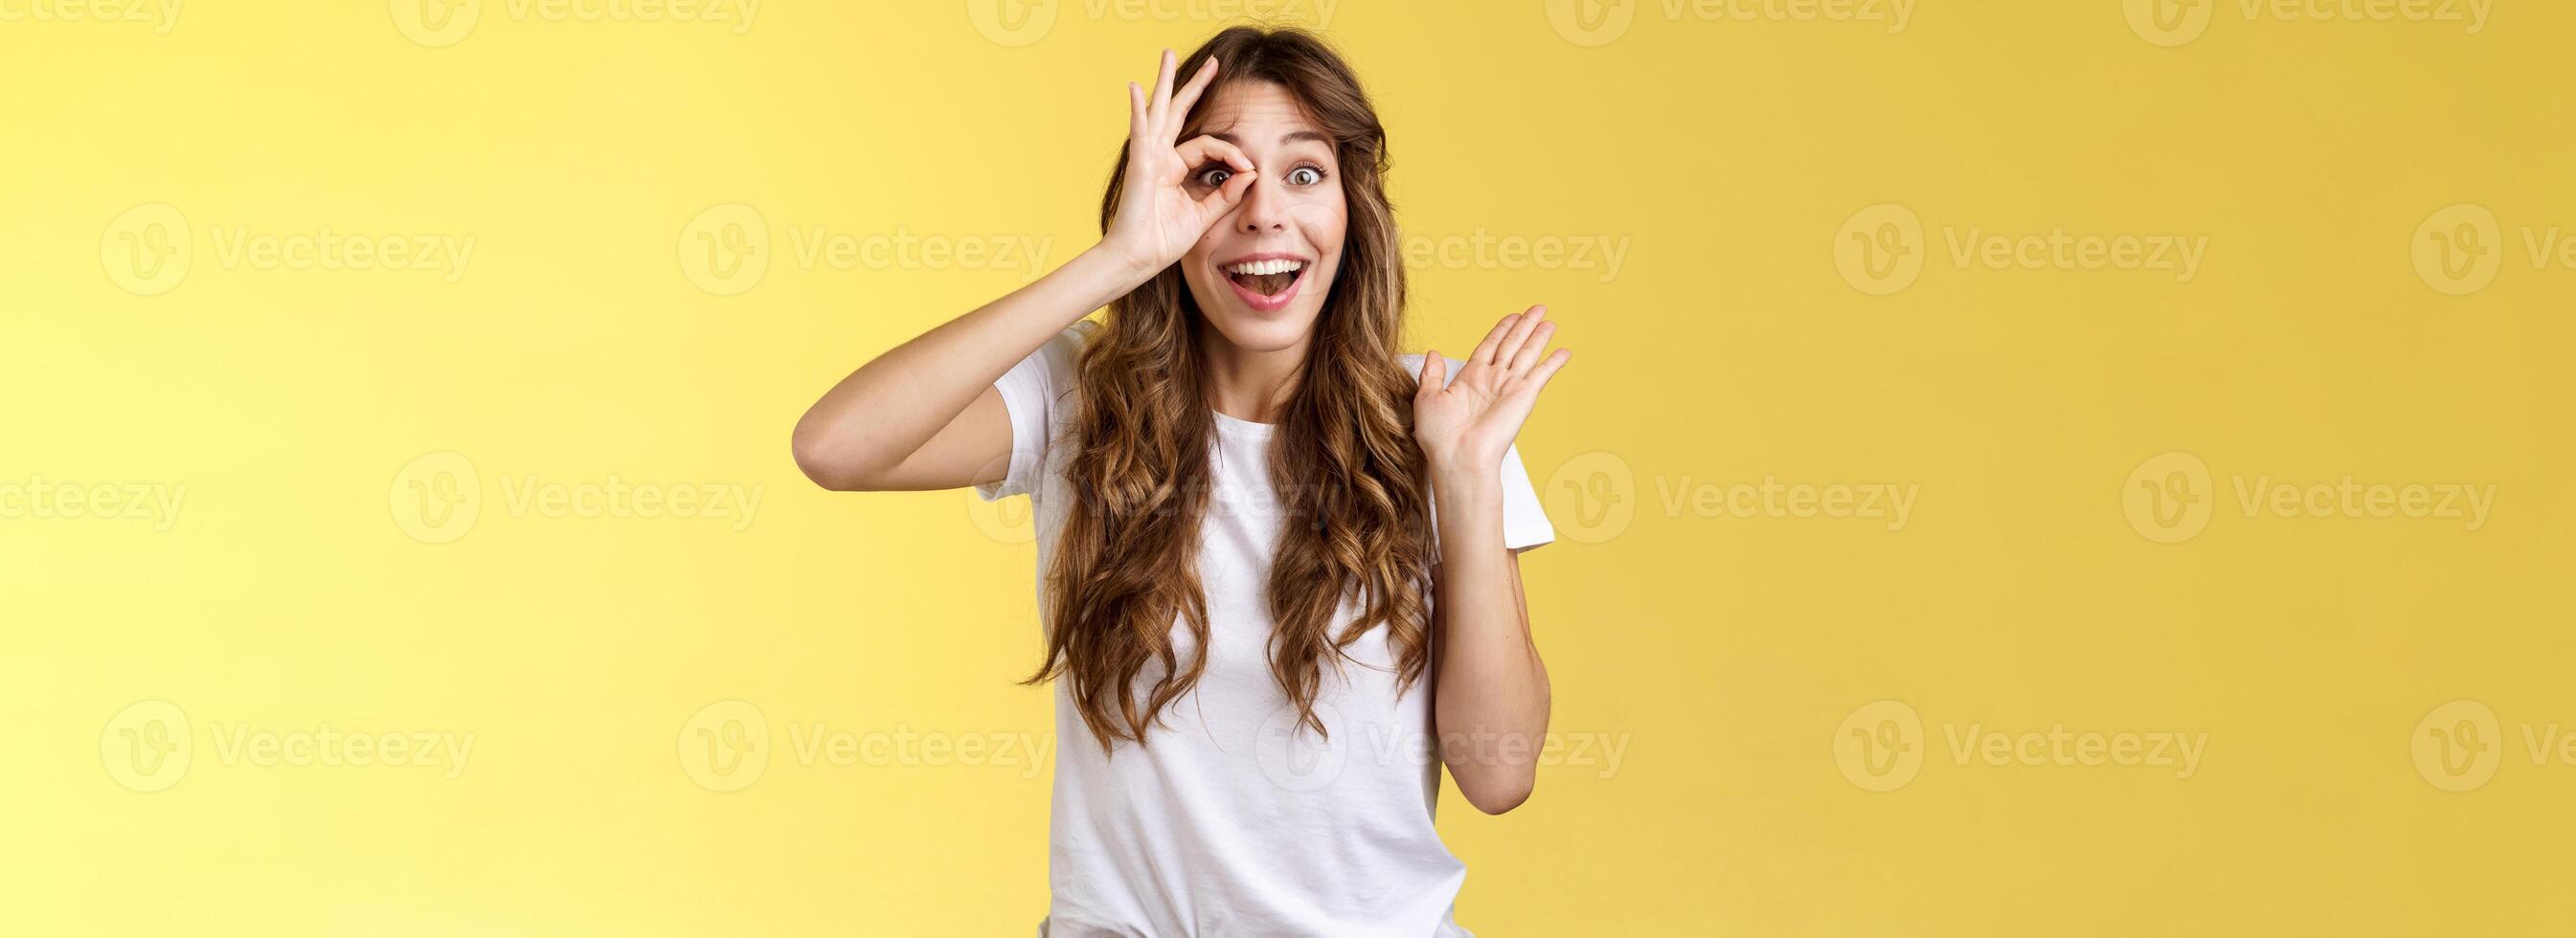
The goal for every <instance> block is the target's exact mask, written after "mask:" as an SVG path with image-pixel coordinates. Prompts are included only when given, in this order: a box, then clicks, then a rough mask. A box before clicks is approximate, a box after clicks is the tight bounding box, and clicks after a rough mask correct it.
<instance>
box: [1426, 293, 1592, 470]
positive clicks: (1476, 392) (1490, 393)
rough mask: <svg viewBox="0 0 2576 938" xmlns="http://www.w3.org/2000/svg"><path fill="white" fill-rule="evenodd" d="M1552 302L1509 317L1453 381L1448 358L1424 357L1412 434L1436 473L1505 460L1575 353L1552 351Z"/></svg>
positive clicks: (1487, 467) (1482, 467)
mask: <svg viewBox="0 0 2576 938" xmlns="http://www.w3.org/2000/svg"><path fill="white" fill-rule="evenodd" d="M1546 317H1547V307H1545V306H1532V307H1530V308H1529V311H1528V312H1526V313H1516V314H1514V315H1510V316H1505V317H1503V320H1502V321H1501V322H1498V323H1495V324H1494V331H1493V332H1491V333H1488V334H1486V336H1485V341H1483V342H1479V343H1477V344H1476V353H1475V354H1474V355H1472V356H1470V357H1469V358H1468V359H1467V363H1466V364H1465V365H1463V366H1461V367H1460V368H1459V369H1458V378H1457V380H1454V381H1452V380H1449V377H1448V376H1449V363H1448V361H1447V360H1446V359H1443V358H1441V357H1440V353H1439V352H1437V351H1432V352H1426V353H1424V354H1423V357H1422V381H1421V386H1420V387H1419V388H1417V389H1416V390H1415V391H1414V395H1413V438H1414V441H1415V442H1417V443H1420V444H1421V445H1422V452H1423V455H1424V456H1426V457H1428V458H1429V459H1430V460H1431V466H1432V468H1433V469H1435V470H1439V469H1448V470H1457V471H1471V472H1487V471H1491V470H1493V469H1495V468H1496V467H1499V466H1500V465H1502V461H1503V451H1504V450H1507V449H1509V448H1510V447H1511V445H1512V438H1513V437H1516V436H1519V435H1520V432H1521V422H1522V421H1525V420H1528V419H1529V414H1530V408H1532V407H1535V406H1537V404H1538V392H1539V389H1540V388H1544V387H1546V386H1547V379H1549V378H1550V377H1554V376H1555V375H1556V370H1557V369H1559V368H1563V367H1565V363H1566V361H1567V360H1568V359H1571V358H1573V357H1574V353H1573V352H1572V351H1569V350H1567V349H1561V348H1560V349H1557V350H1556V353H1555V354H1552V355H1546V356H1545V357H1541V353H1544V352H1546V351H1547V342H1548V339H1549V338H1550V337H1552V336H1554V335H1556V324H1555V323H1552V322H1546V321H1544V320H1545V319H1546Z"/></svg>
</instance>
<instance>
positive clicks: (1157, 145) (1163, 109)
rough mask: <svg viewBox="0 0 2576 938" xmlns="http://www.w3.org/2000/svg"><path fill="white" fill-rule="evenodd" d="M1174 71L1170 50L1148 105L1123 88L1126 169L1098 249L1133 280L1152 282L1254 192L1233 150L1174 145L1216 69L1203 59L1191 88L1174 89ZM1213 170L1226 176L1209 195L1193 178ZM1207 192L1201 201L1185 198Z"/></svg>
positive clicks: (1244, 161) (1249, 172)
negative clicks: (1127, 268)
mask: <svg viewBox="0 0 2576 938" xmlns="http://www.w3.org/2000/svg"><path fill="white" fill-rule="evenodd" d="M1177 67H1178V65H1177V62H1176V60H1175V58H1174V56H1173V55H1172V50H1170V49H1165V50H1163V64H1162V68H1161V73H1160V74H1159V75H1158V76H1157V77H1156V78H1155V80H1154V91H1153V95H1152V97H1151V98H1150V99H1149V98H1148V97H1147V96H1146V93H1145V90H1144V89H1142V88H1139V87H1137V85H1136V83H1135V82H1128V83H1127V103H1128V116H1127V168H1126V171H1125V175H1124V176H1123V177H1122V181H1121V183H1120V185H1119V196H1118V211H1117V214H1115V215H1113V216H1111V217H1110V220H1109V231H1108V233H1107V234H1106V235H1104V236H1102V238H1101V242H1100V243H1101V247H1102V248H1103V249H1105V250H1107V251H1108V252H1109V253H1110V254H1111V255H1112V256H1114V257H1117V258H1119V259H1120V260H1121V261H1122V262H1124V263H1126V264H1128V265H1129V266H1130V267H1131V268H1132V269H1133V270H1134V271H1135V272H1136V273H1137V274H1138V275H1139V276H1144V277H1151V276H1153V275H1154V274H1156V273H1160V272H1161V271H1162V269H1163V268H1165V267H1169V266H1172V264H1173V263H1175V262H1177V261H1179V260H1180V259H1181V255H1183V254H1186V253H1189V250H1190V245H1192V244H1194V243H1197V241H1198V239H1199V237H1200V236H1201V235H1204V234H1206V233H1207V230H1208V227H1209V226H1211V225H1214V224H1216V222H1217V219H1220V218H1224V217H1225V215H1226V213H1227V212H1231V211H1234V207H1235V205H1236V204H1237V203H1240V202H1242V201H1243V193H1244V192H1245V191H1246V190H1248V189H1251V188H1252V180H1253V177H1254V175H1255V171H1254V169H1253V166H1252V161H1251V160H1250V159H1248V158H1246V157H1245V156H1244V155H1243V151H1242V150H1238V149H1236V148H1235V146H1234V145H1233V144H1231V143H1227V142H1225V141H1223V140H1219V139H1217V138H1215V137H1210V136H1205V135H1201V136H1198V137H1193V138H1190V141H1189V142H1187V143H1182V144H1179V145H1177V146H1176V145H1174V141H1175V140H1178V139H1179V138H1180V134H1181V125H1182V124H1184V123H1186V122H1187V121H1188V120H1189V115H1190V108H1191V106H1193V105H1196V104H1197V103H1198V100H1199V95H1200V93H1202V92H1205V91H1206V90H1207V87H1208V84H1209V83H1210V82H1213V81H1214V80H1215V79H1216V70H1217V62H1216V60H1215V59H1209V60H1208V62H1207V64H1206V65H1205V66H1202V67H1200V69H1199V71H1198V74H1196V75H1193V76H1191V77H1190V83H1189V84H1188V85H1185V86H1183V87H1182V88H1181V89H1180V90H1179V91H1178V92H1174V91H1173V89H1172V80H1173V78H1174V77H1175V76H1174V75H1173V71H1174V69H1176V68H1177ZM1219 164H1223V168H1224V169H1225V170H1226V171H1227V172H1229V173H1231V175H1229V176H1228V177H1227V178H1226V179H1225V181H1224V183H1223V184H1221V185H1217V186H1215V187H1213V188H1211V187H1209V186H1208V185H1207V184H1206V183H1205V182H1204V181H1203V180H1200V179H1197V178H1195V177H1196V176H1197V174H1198V173H1199V172H1200V171H1202V170H1209V169H1216V168H1218V165H1219ZM1196 190H1205V191H1206V192H1207V194H1206V195H1203V196H1193V195H1191V192H1193V191H1196Z"/></svg>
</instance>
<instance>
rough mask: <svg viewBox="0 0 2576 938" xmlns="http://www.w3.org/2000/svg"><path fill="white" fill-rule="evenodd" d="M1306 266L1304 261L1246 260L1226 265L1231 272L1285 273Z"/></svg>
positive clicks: (1227, 271)
mask: <svg viewBox="0 0 2576 938" xmlns="http://www.w3.org/2000/svg"><path fill="white" fill-rule="evenodd" d="M1305 266H1306V264H1305V262H1304V261H1291V260H1277V261H1245V262H1243V263H1240V264H1227V265H1225V272H1226V273H1230V274H1284V273H1288V272H1290V271H1293V270H1299V269H1302V268H1304V267H1305Z"/></svg>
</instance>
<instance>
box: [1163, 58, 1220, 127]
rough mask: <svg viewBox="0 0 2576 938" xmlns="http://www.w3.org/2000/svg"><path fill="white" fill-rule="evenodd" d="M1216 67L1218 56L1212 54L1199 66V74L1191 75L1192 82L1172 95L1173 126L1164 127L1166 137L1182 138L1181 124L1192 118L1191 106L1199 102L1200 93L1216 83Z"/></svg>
mask: <svg viewBox="0 0 2576 938" xmlns="http://www.w3.org/2000/svg"><path fill="white" fill-rule="evenodd" d="M1216 69H1217V64H1216V58H1215V57H1214V56H1210V57H1209V58H1208V60H1207V64H1205V65H1201V66H1199V70H1198V72H1197V74H1194V75H1192V76H1190V83H1189V84H1187V85H1183V86H1181V90H1180V93H1178V94H1175V95H1173V96H1172V126H1170V127H1167V128H1164V130H1163V136H1164V138H1165V139H1171V140H1177V139H1179V138H1180V136H1181V125H1182V124H1184V123H1187V122H1188V121H1189V119H1190V108H1191V107H1192V106H1195V105H1197V104H1198V103H1199V95H1200V94H1202V93H1204V92H1206V91H1207V89H1208V85H1210V84H1213V83H1215V81H1216Z"/></svg>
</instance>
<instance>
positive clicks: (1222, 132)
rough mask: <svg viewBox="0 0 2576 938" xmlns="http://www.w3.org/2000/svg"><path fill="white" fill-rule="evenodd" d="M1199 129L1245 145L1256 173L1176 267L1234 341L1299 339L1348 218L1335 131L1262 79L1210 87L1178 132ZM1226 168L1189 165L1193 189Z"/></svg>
mask: <svg viewBox="0 0 2576 938" xmlns="http://www.w3.org/2000/svg"><path fill="white" fill-rule="evenodd" d="M1201 133H1204V134H1209V135H1213V136H1215V137H1218V138H1220V139H1223V140H1225V141H1226V142H1228V143H1232V144H1234V145H1235V146H1236V147H1237V148H1239V149H1241V150H1242V151H1243V155H1244V156H1245V157H1246V158H1248V159H1250V160H1251V161H1252V165H1253V167H1254V168H1255V171H1256V172H1257V173H1258V174H1259V177H1258V178H1256V179H1254V180H1253V182H1252V188H1251V189H1250V190H1248V191H1246V192H1245V193H1244V194H1243V201H1242V202H1241V203H1239V204H1237V205H1236V206H1235V208H1234V211H1232V212H1230V213H1227V214H1226V216H1225V217H1223V218H1220V219H1218V220H1217V223H1216V224H1214V225H1211V226H1209V227H1208V230H1207V233H1206V234H1204V235H1201V236H1200V237H1199V240H1198V243H1197V244H1194V245H1192V246H1191V247H1190V250H1189V253H1187V254H1185V255H1183V256H1182V258H1181V264H1180V267H1181V276H1182V277H1183V279H1185V280H1187V281H1188V282H1189V285H1190V296H1191V297H1192V298H1193V299H1196V300H1197V301H1198V307H1199V311H1200V312H1201V313H1202V314H1203V315H1205V316H1206V317H1207V319H1208V322H1209V323H1210V324H1211V325H1214V326H1215V327H1216V330H1217V332H1219V333H1221V334H1223V335H1224V336H1225V338H1226V340H1227V341H1229V342H1232V343H1233V344H1234V345H1235V346H1236V347H1238V348H1242V349H1244V350H1246V351H1276V350H1280V349H1286V348H1291V347H1295V346H1297V345H1298V344H1299V343H1301V342H1304V341H1305V340H1306V338H1307V336H1308V334H1309V333H1310V332H1311V331H1312V330H1313V329H1314V325H1315V319H1316V317H1317V316H1318V315H1320V314H1321V313H1322V312H1323V309H1324V298H1325V296H1326V295H1328V294H1330V293H1331V292H1332V286H1333V273H1334V271H1336V270H1338V269H1339V268H1340V266H1341V259H1342V235H1343V233H1344V231H1345V230H1346V229H1347V228H1348V227H1349V221H1350V216H1349V212H1348V207H1347V206H1346V205H1345V203H1344V201H1343V197H1342V184H1341V179H1340V175H1341V167H1340V165H1339V163H1338V161H1337V154H1336V153H1335V152H1334V148H1333V142H1332V139H1331V138H1330V137H1328V136H1326V135H1325V134H1324V132H1323V131H1322V130H1321V129H1320V128H1318V127H1316V125H1315V123H1314V121H1313V120H1311V119H1309V118H1308V117H1307V115H1306V109H1305V107H1304V106H1302V105H1300V104H1299V103H1298V102H1297V99H1296V98H1295V97H1294V96H1292V95H1290V94H1289V92H1288V89H1287V88H1285V87H1282V86H1281V85H1279V84H1277V83H1275V82H1267V81H1239V82H1229V83H1226V84H1224V85H1222V86H1221V87H1219V88H1217V89H1215V90H1214V91H1213V92H1211V94H1210V98H1209V100H1208V102H1207V103H1206V104H1205V105H1204V106H1203V107H1202V108H1201V115H1200V119H1199V122H1198V125H1197V127H1196V128H1195V129H1193V130H1191V131H1188V132H1186V133H1184V134H1183V138H1184V139H1187V138H1188V137H1190V136H1194V135H1196V134H1201ZM1230 172H1231V171H1230V170H1228V169H1227V168H1226V167H1225V166H1224V164H1221V163H1220V164H1213V165H1210V166H1202V167H1194V168H1193V169H1192V170H1191V175H1190V182H1189V186H1190V189H1191V194H1192V195H1194V196H1204V195H1206V194H1207V193H1208V192H1210V191H1213V190H1214V188H1215V187H1216V186H1218V185H1221V184H1223V183H1224V182H1225V180H1226V178H1227V177H1228V176H1229V175H1230Z"/></svg>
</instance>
